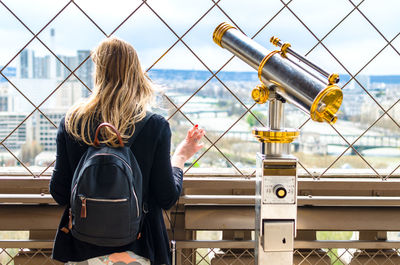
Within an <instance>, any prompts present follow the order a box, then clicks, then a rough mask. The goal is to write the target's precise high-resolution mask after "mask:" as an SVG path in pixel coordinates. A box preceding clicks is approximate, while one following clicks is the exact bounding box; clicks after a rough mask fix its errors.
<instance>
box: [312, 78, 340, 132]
mask: <svg viewBox="0 0 400 265" xmlns="http://www.w3.org/2000/svg"><path fill="white" fill-rule="evenodd" d="M342 101H343V92H342V90H341V89H340V88H339V87H338V86H336V85H330V86H328V87H327V88H325V89H324V90H322V91H321V92H319V94H318V95H317V97H316V98H315V99H314V101H313V104H312V105H311V109H310V115H311V119H312V120H314V121H319V122H323V121H326V122H328V123H329V124H334V123H335V122H336V120H337V116H336V115H335V114H336V112H337V111H338V110H339V108H340V105H341V104H342Z"/></svg>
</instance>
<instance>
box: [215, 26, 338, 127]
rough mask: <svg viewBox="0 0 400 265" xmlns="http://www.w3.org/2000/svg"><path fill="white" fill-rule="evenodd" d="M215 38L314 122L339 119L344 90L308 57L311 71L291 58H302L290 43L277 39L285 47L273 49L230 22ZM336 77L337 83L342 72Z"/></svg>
mask: <svg viewBox="0 0 400 265" xmlns="http://www.w3.org/2000/svg"><path fill="white" fill-rule="evenodd" d="M213 39H214V42H216V43H217V44H218V45H219V46H221V47H222V48H225V49H227V50H228V51H230V52H231V53H233V54H234V55H236V56H237V57H238V58H240V59H241V60H243V61H244V62H245V63H247V64H248V65H249V66H251V67H252V68H254V69H255V70H256V71H258V77H259V79H260V81H261V82H262V83H263V85H264V86H265V87H270V86H271V85H272V84H274V85H275V87H276V93H277V94H279V95H280V96H282V97H283V98H284V99H285V100H287V101H288V102H290V103H292V104H294V105H295V106H297V107H298V108H299V109H301V110H302V111H304V112H305V113H307V114H309V115H310V117H311V118H312V119H313V120H314V121H318V122H328V123H330V124H333V123H335V122H336V120H337V117H336V112H337V111H338V109H339V107H340V105H341V103H342V99H343V94H342V90H341V89H340V88H339V87H338V86H337V85H336V84H334V83H335V82H332V81H331V80H330V78H328V79H324V76H325V77H326V73H325V72H324V71H323V70H321V69H320V68H318V67H317V66H315V65H313V64H312V63H311V62H309V61H307V60H306V59H305V58H303V59H304V60H303V62H304V61H305V64H306V65H308V66H310V67H311V68H312V69H309V70H307V69H306V68H305V67H303V66H302V65H301V64H299V63H296V62H295V61H294V60H291V59H290V58H289V56H287V53H289V54H291V55H294V57H295V58H297V59H301V58H302V57H301V56H299V55H298V54H297V53H295V52H294V51H293V50H291V49H290V44H287V43H285V44H282V43H281V42H280V40H279V39H277V38H276V39H275V44H276V43H279V45H281V46H282V47H281V50H276V51H272V52H271V51H269V50H267V49H266V48H264V47H263V46H261V45H260V44H258V43H257V42H255V41H254V40H252V39H251V38H249V37H247V36H246V35H244V34H243V33H241V32H240V31H239V30H237V29H236V28H235V27H233V26H231V25H229V24H227V23H222V24H220V25H219V26H218V27H217V28H216V29H215V31H214V34H213ZM271 41H272V39H271ZM286 52H287V53H286ZM296 55H297V56H296ZM313 66H314V67H313ZM317 71H318V72H319V73H321V75H319V74H318V73H317ZM336 78H337V80H335V81H336V82H337V81H338V75H337V76H336ZM253 98H254V97H253Z"/></svg>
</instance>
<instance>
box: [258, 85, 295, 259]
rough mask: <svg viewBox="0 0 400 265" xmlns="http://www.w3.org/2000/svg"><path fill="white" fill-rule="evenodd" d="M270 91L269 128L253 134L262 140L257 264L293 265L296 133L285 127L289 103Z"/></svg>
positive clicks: (259, 167)
mask: <svg viewBox="0 0 400 265" xmlns="http://www.w3.org/2000/svg"><path fill="white" fill-rule="evenodd" d="M269 91H270V92H269V123H268V125H269V127H268V128H258V129H255V130H254V131H253V133H254V134H255V135H256V136H257V138H259V140H260V141H261V152H260V153H258V154H257V181H256V253H255V256H256V264H259V265H261V264H262V265H264V264H271V265H292V264H293V243H294V237H295V234H296V219H297V199H296V195H297V171H296V168H297V159H296V158H295V157H294V156H291V155H290V142H291V141H292V140H293V139H292V138H291V137H290V136H291V135H292V134H293V131H290V130H287V129H284V128H283V127H284V101H285V100H284V99H283V98H282V97H280V96H279V95H278V94H276V93H275V90H274V87H273V86H272V87H270V89H269ZM297 133H298V132H297ZM297 135H298V134H297ZM260 137H261V138H260ZM288 137H289V138H290V139H289V140H288Z"/></svg>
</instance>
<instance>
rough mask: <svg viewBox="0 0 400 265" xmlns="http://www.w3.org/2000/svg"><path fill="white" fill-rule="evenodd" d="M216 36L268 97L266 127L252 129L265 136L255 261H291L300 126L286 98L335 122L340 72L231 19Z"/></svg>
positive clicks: (258, 93)
mask: <svg viewBox="0 0 400 265" xmlns="http://www.w3.org/2000/svg"><path fill="white" fill-rule="evenodd" d="M213 40H214V42H215V43H217V44H218V45H219V46H221V47H222V48H225V49H227V50H229V51H230V52H231V53H233V54H234V55H236V56H237V57H239V58H240V59H241V60H243V61H244V62H246V63H247V64H248V65H250V66H251V67H252V68H254V69H255V70H256V71H257V72H258V77H259V79H260V81H261V84H260V85H258V86H256V88H254V89H253V90H252V92H251V96H252V98H253V99H254V101H255V102H256V103H259V104H264V103H266V102H267V101H269V119H268V127H260V128H254V129H253V134H254V136H255V137H256V138H257V139H258V140H259V141H260V142H261V152H260V153H257V165H256V167H257V171H256V172H257V174H256V177H257V181H256V252H255V254H256V264H263V265H264V264H271V265H280V264H282V265H288V264H289V265H290V264H293V245H294V237H295V236H296V220H297V158H295V157H294V156H292V155H290V143H291V142H292V141H293V140H294V139H296V137H297V136H298V135H299V131H298V130H297V129H291V128H285V127H284V108H283V103H285V102H289V103H291V104H293V105H295V106H296V107H298V108H299V109H300V110H302V111H304V112H305V113H307V114H308V115H310V118H311V119H312V120H313V121H316V122H327V123H329V124H333V123H335V122H336V120H337V116H336V113H337V111H338V110H339V107H340V105H341V104H342V100H343V94H342V90H341V88H339V87H338V86H337V85H336V83H338V82H339V75H338V74H328V73H327V72H325V71H324V70H322V69H321V68H319V67H318V66H316V65H315V64H313V63H312V62H310V61H308V60H307V59H306V58H304V57H303V56H301V55H299V54H298V53H296V52H295V51H294V50H293V49H292V48H291V45H290V44H289V43H287V42H286V43H282V42H281V40H280V39H278V38H276V37H272V38H271V40H270V41H271V43H272V44H273V45H275V46H277V47H279V48H280V49H278V50H275V51H269V50H267V49H266V48H264V47H263V46H261V45H260V44H258V43H257V42H255V41H253V40H252V39H250V38H248V37H247V36H246V35H244V34H243V33H241V32H240V31H239V30H237V29H236V28H235V27H233V26H231V25H229V24H227V23H222V24H220V25H219V26H218V27H217V28H216V29H215V31H214V34H213Z"/></svg>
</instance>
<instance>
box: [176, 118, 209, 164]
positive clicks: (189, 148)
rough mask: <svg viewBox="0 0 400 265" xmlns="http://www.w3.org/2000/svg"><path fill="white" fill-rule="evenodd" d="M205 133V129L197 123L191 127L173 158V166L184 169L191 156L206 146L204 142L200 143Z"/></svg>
mask: <svg viewBox="0 0 400 265" xmlns="http://www.w3.org/2000/svg"><path fill="white" fill-rule="evenodd" d="M204 134H205V131H204V130H203V129H200V128H199V126H198V125H197V124H196V125H195V126H193V127H192V128H191V129H189V130H188V132H187V135H186V138H185V140H183V141H182V142H181V143H180V144H179V145H178V147H177V148H176V150H175V153H174V155H173V156H172V158H171V164H172V166H174V167H179V168H182V169H183V166H184V164H185V162H186V160H188V159H189V158H191V157H192V156H193V155H194V154H195V153H197V151H199V150H200V149H201V148H202V147H203V146H204V144H203V143H200V140H201V138H202V137H203V136H204Z"/></svg>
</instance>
